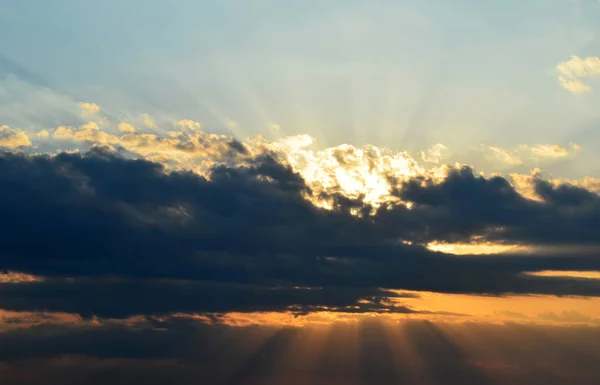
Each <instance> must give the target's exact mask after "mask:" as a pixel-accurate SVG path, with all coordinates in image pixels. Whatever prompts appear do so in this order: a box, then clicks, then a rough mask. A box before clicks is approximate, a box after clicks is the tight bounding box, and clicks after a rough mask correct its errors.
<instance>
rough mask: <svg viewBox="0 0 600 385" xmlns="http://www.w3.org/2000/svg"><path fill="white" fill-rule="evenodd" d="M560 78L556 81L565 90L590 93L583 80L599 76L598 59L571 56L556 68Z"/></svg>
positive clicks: (599, 64) (599, 65)
mask: <svg viewBox="0 0 600 385" xmlns="http://www.w3.org/2000/svg"><path fill="white" fill-rule="evenodd" d="M556 69H557V70H558V71H559V73H560V76H559V77H558V81H559V83H560V85H561V86H562V87H563V88H565V89H566V90H568V91H570V92H572V93H574V94H580V93H584V92H589V91H591V88H590V87H589V86H588V85H587V84H585V83H583V81H582V80H583V79H585V78H590V77H596V76H599V75H600V57H593V56H591V57H587V58H585V59H582V58H580V57H578V56H572V57H571V58H570V59H569V60H567V61H565V62H562V63H560V64H558V65H557V66H556Z"/></svg>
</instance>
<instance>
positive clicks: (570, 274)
mask: <svg viewBox="0 0 600 385" xmlns="http://www.w3.org/2000/svg"><path fill="white" fill-rule="evenodd" d="M526 274H527V275H533V276H536V277H565V278H585V279H600V271H567V270H564V271H554V270H543V271H533V272H528V273H526Z"/></svg>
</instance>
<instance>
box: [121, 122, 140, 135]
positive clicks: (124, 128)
mask: <svg viewBox="0 0 600 385" xmlns="http://www.w3.org/2000/svg"><path fill="white" fill-rule="evenodd" d="M119 131H120V132H122V133H125V134H133V133H135V131H136V130H135V127H134V126H132V125H131V124H129V123H125V122H121V123H119Z"/></svg>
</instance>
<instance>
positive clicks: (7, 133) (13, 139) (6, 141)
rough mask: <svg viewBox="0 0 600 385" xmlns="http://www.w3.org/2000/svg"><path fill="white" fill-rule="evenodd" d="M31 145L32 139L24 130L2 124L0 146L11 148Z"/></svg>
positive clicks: (0, 127)
mask: <svg viewBox="0 0 600 385" xmlns="http://www.w3.org/2000/svg"><path fill="white" fill-rule="evenodd" d="M29 146H31V140H29V137H28V136H27V134H25V133H24V132H23V131H21V130H18V129H14V128H10V127H8V126H0V147H6V148H9V149H13V148H19V147H29Z"/></svg>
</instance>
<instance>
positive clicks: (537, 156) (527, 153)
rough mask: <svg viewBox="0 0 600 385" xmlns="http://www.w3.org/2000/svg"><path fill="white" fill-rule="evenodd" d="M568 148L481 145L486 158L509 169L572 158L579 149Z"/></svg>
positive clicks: (548, 145)
mask: <svg viewBox="0 0 600 385" xmlns="http://www.w3.org/2000/svg"><path fill="white" fill-rule="evenodd" d="M569 147H570V148H567V147H562V146H560V145H558V144H544V143H541V144H533V145H527V144H522V145H519V146H517V147H516V148H510V149H505V148H500V147H497V146H489V145H482V146H481V149H482V150H483V152H484V154H485V156H486V158H488V159H490V160H493V161H497V162H499V163H501V164H505V165H507V166H510V167H516V166H521V165H524V164H531V163H532V162H533V163H535V162H540V161H553V160H554V161H555V160H560V159H566V158H569V157H572V156H574V155H575V154H576V153H577V152H578V151H579V150H580V149H581V147H580V146H579V145H577V144H576V143H570V144H569Z"/></svg>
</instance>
